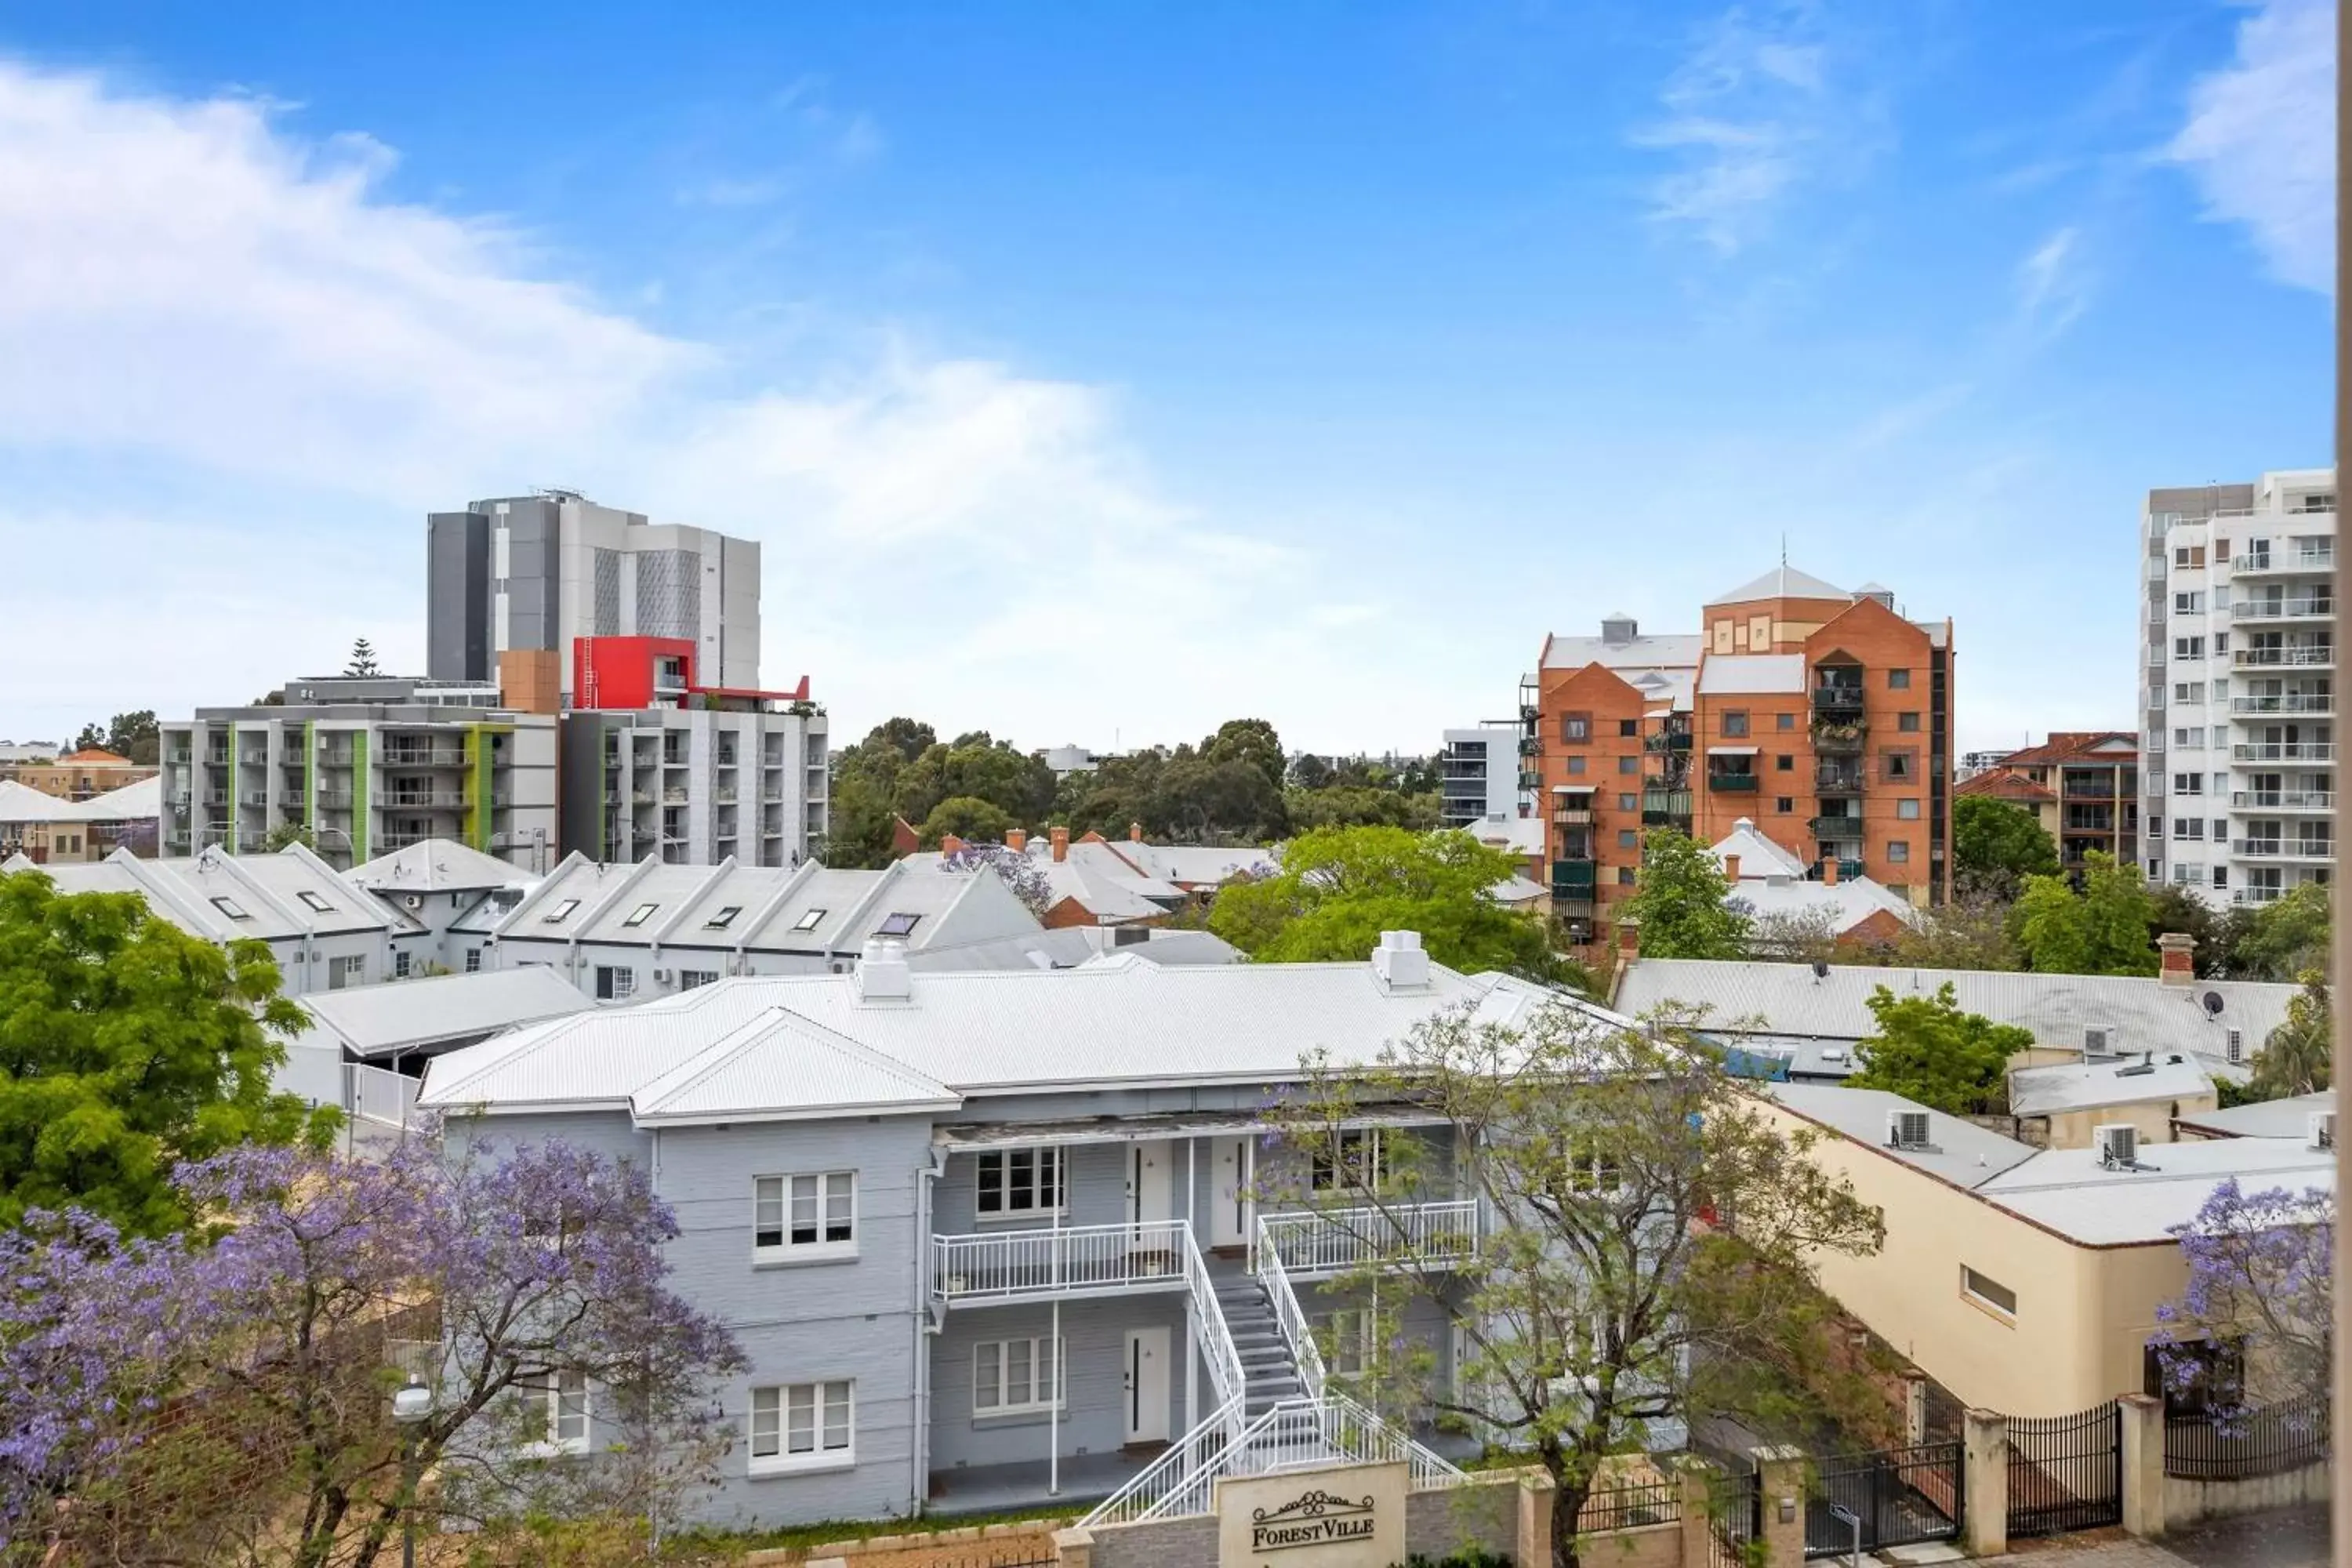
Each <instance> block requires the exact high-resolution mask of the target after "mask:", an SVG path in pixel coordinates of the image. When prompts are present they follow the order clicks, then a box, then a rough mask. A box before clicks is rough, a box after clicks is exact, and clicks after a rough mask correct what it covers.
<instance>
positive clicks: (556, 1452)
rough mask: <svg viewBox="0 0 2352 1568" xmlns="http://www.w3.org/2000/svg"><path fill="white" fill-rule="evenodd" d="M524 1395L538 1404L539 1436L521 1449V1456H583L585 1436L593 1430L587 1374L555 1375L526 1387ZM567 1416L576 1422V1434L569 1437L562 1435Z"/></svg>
mask: <svg viewBox="0 0 2352 1568" xmlns="http://www.w3.org/2000/svg"><path fill="white" fill-rule="evenodd" d="M527 1392H528V1396H529V1397H530V1398H531V1399H534V1400H536V1401H538V1402H539V1405H540V1436H539V1440H538V1441H536V1442H532V1443H526V1444H524V1445H523V1453H524V1455H525V1456H526V1457H527V1458H534V1459H553V1458H563V1457H565V1456H567V1455H575V1454H585V1453H586V1452H587V1451H588V1439H589V1436H590V1434H591V1433H593V1431H594V1430H595V1399H594V1396H593V1394H591V1392H590V1390H589V1386H588V1374H587V1373H583V1372H559V1373H554V1374H553V1375H552V1376H551V1377H549V1378H548V1380H547V1381H546V1382H545V1383H541V1384H532V1385H529V1387H528V1390H527ZM567 1405H568V1406H570V1409H569V1410H567V1409H566V1406H567ZM567 1416H572V1417H576V1418H577V1420H578V1422H579V1430H578V1431H577V1432H575V1433H573V1434H572V1435H571V1436H564V1432H563V1427H564V1422H565V1419H566V1417H567Z"/></svg>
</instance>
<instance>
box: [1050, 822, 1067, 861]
mask: <svg viewBox="0 0 2352 1568" xmlns="http://www.w3.org/2000/svg"><path fill="white" fill-rule="evenodd" d="M1054 858H1055V859H1056V860H1066V859H1068V858H1070V830H1069V829H1068V828H1066V827H1056V828H1055V829H1054Z"/></svg>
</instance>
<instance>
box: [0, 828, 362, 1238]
mask: <svg viewBox="0 0 2352 1568" xmlns="http://www.w3.org/2000/svg"><path fill="white" fill-rule="evenodd" d="M302 1023H303V1016H302V1013H301V1011H300V1010H299V1008H297V1007H296V1006H295V1005H294V1004H292V1003H291V1002H289V1001H287V1000H286V999H285V998H284V997H282V996H280V995H279V994H278V965H277V963H276V962H275V961H274V960H272V959H271V957H270V956H269V950H268V947H267V946H265V945H264V944H263V943H261V942H235V943H232V944H231V945H230V946H229V947H228V948H227V949H226V951H224V950H222V949H220V948H217V947H215V946H214V945H213V944H212V943H210V942H205V941H203V940H201V939H199V938H197V937H194V936H191V935H189V934H188V933H187V932H185V931H181V930H180V929H179V928H178V927H177V926H174V925H173V924H171V923H170V922H168V921H163V920H158V919H155V918H153V917H152V916H151V915H150V914H149V913H148V912H147V906H146V904H145V902H144V900H141V899H140V898H138V897H137V896H136V895H134V894H130V893H72V894H67V893H59V892H58V890H57V889H56V886H55V885H54V884H53V883H51V882H50V880H49V879H47V877H45V876H43V875H41V874H40V873H39V872H37V871H24V872H16V873H13V874H10V875H6V876H0V1224H6V1225H14V1224H15V1223H16V1221H17V1220H18V1219H19V1218H20V1217H21V1216H22V1215H23V1214H24V1212H25V1210H26V1209H27V1208H33V1207H40V1208H62V1207H66V1206H68V1205H79V1206H80V1207H82V1208H84V1209H87V1210H89V1211H90V1212H91V1213H93V1214H96V1215H100V1216H101V1217H103V1218H105V1219H107V1220H109V1221H110V1222H112V1223H114V1224H116V1225H119V1226H121V1227H122V1228H124V1229H125V1230H128V1231H132V1232H135V1233H139V1234H142V1235H159V1234H162V1233H164V1232H167V1231H171V1230H173V1229H176V1228H178V1227H179V1226H181V1225H183V1224H184V1223H185V1221H186V1219H187V1214H186V1211H185V1210H184V1207H183V1205H182V1204H181V1201H180V1199H179V1197H178V1196H177V1195H176V1194H175V1193H174V1191H173V1187H172V1184H171V1176H172V1172H173V1168H174V1166H175V1165H176V1164H177V1163H179V1162H182V1161H184V1160H195V1159H203V1158H205V1157H208V1156H210V1155H213V1154H215V1153H218V1152H221V1151H223V1150H225V1149H228V1148H231V1147H233V1146H235V1145H237V1144H240V1143H247V1142H260V1143H289V1142H297V1141H309V1142H313V1143H323V1142H325V1141H326V1140H328V1139H330V1138H331V1137H332V1135H333V1132H334V1130H335V1128H336V1127H337V1126H338V1125H339V1124H340V1121H341V1116H340V1113H339V1112H337V1111H335V1110H319V1111H316V1112H314V1111H312V1110H310V1108H309V1107H308V1106H306V1105H305V1104H304V1103H303V1102H302V1100H299V1098H297V1097H296V1096H293V1095H290V1094H278V1093H274V1092H272V1090H271V1089H270V1087H269V1073H270V1069H271V1068H275V1067H277V1066H278V1065H279V1064H280V1063H282V1062H283V1061H284V1060H285V1058H286V1047H284V1045H283V1044H281V1043H280V1041H279V1040H278V1038H277V1037H278V1036H281V1035H285V1034H289V1033H291V1032H292V1031H294V1030H296V1029H299V1028H300V1027H301V1026H302Z"/></svg>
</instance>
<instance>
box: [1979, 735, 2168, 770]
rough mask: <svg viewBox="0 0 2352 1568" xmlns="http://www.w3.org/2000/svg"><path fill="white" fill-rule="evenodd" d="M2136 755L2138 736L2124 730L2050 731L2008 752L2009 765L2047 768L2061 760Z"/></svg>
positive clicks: (2109, 760)
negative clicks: (2035, 741) (2037, 741)
mask: <svg viewBox="0 0 2352 1568" xmlns="http://www.w3.org/2000/svg"><path fill="white" fill-rule="evenodd" d="M2138 754H2139V737H2138V736H2137V735H2135V734H2132V733H2130V732H2129V731H2123V730H2053V731H2050V736H2049V739H2047V740H2045V741H2043V742H2042V744H2040V745H2038V746H2027V747H2025V748H2023V749H2022V750H2020V751H2015V752H2010V753H2009V755H2007V756H2006V757H2003V758H2002V759H2001V762H2002V763H2004V764H2005V765H2007V766H2010V767H2021V766H2026V765H2029V764H2030V765H2032V766H2034V767H2046V766H2050V765H2053V764H2055V763H2121V762H2127V761H2129V760H2130V759H2131V758H2133V757H2135V756H2137V755H2138Z"/></svg>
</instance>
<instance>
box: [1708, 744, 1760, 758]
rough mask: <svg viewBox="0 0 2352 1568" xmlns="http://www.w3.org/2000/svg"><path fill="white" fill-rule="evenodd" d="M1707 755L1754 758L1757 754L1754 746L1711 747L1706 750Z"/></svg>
mask: <svg viewBox="0 0 2352 1568" xmlns="http://www.w3.org/2000/svg"><path fill="white" fill-rule="evenodd" d="M1706 754H1707V755H1708V756H1710V757H1752V756H1754V755H1755V754H1756V748H1755V747H1753V746H1709V747H1708V748H1707V749H1706Z"/></svg>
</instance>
